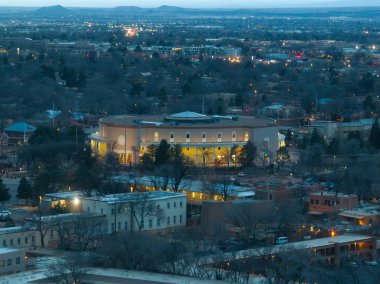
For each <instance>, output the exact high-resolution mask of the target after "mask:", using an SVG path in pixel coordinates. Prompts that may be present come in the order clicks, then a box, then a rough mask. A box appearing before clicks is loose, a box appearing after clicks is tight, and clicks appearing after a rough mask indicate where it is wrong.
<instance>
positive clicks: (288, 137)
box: [285, 129, 293, 145]
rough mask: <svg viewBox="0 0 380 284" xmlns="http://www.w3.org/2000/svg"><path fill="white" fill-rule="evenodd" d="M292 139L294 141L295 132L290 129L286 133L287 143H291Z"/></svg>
mask: <svg viewBox="0 0 380 284" xmlns="http://www.w3.org/2000/svg"><path fill="white" fill-rule="evenodd" d="M292 141H293V133H292V131H291V130H290V129H288V131H286V135H285V143H286V145H289V144H290V143H291V142H292Z"/></svg>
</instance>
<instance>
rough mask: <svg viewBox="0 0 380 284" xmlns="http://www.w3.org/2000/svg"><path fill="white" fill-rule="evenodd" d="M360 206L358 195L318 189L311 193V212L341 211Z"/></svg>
mask: <svg viewBox="0 0 380 284" xmlns="http://www.w3.org/2000/svg"><path fill="white" fill-rule="evenodd" d="M357 207H358V196H357V195H354V194H343V193H340V192H331V191H318V192H311V193H310V194H309V214H314V215H321V214H323V213H333V212H339V211H340V210H343V209H353V208H357Z"/></svg>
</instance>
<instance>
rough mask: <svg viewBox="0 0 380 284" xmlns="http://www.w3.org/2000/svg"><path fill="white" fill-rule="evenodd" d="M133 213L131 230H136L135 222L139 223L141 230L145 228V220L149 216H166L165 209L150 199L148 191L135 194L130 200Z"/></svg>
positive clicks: (131, 212)
mask: <svg viewBox="0 0 380 284" xmlns="http://www.w3.org/2000/svg"><path fill="white" fill-rule="evenodd" d="M128 206H129V209H130V214H131V219H132V220H131V231H134V226H133V224H134V223H136V224H137V228H138V230H139V231H141V230H143V229H144V225H145V224H144V222H145V219H146V218H147V217H156V218H157V219H163V218H164V211H163V209H162V208H159V206H158V205H157V204H156V202H154V201H152V200H149V193H148V192H139V193H136V194H134V195H133V199H131V200H129V201H128Z"/></svg>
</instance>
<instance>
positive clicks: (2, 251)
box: [0, 248, 20, 254]
mask: <svg viewBox="0 0 380 284" xmlns="http://www.w3.org/2000/svg"><path fill="white" fill-rule="evenodd" d="M19 251H20V250H19V249H15V248H0V254H6V253H12V252H19Z"/></svg>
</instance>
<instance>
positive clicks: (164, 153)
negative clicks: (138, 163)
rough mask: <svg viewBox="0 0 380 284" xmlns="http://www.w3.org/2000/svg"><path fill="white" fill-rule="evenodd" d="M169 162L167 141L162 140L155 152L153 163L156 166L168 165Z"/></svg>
mask: <svg viewBox="0 0 380 284" xmlns="http://www.w3.org/2000/svg"><path fill="white" fill-rule="evenodd" d="M169 160H170V145H169V143H168V141H166V140H165V139H162V140H161V142H160V145H158V147H157V150H156V152H155V159H154V163H155V165H156V166H162V165H165V164H168V163H169Z"/></svg>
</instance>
